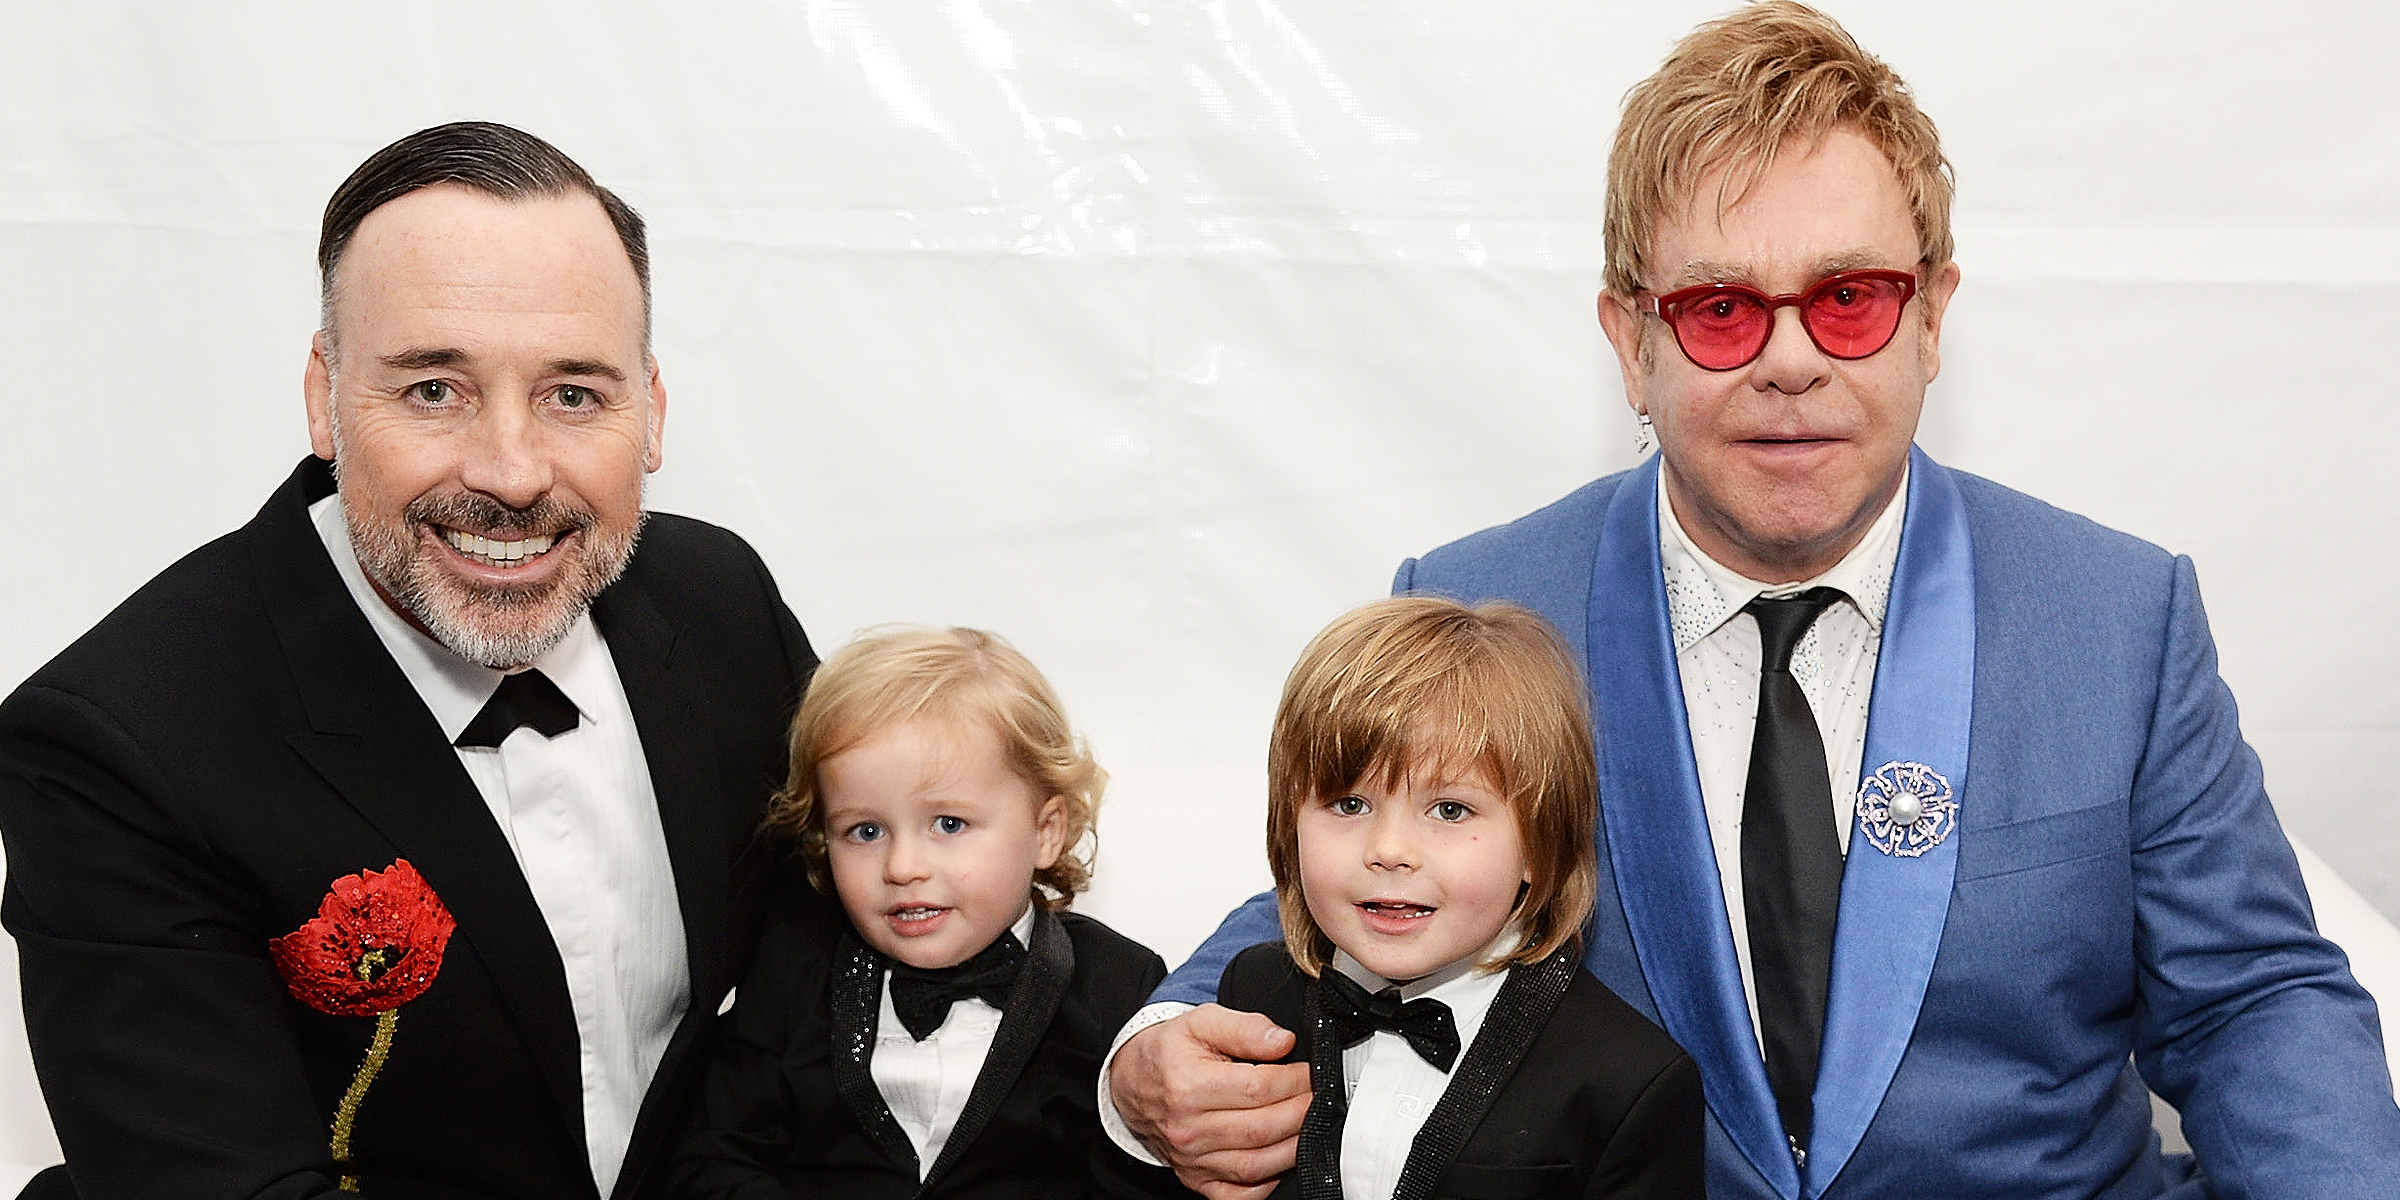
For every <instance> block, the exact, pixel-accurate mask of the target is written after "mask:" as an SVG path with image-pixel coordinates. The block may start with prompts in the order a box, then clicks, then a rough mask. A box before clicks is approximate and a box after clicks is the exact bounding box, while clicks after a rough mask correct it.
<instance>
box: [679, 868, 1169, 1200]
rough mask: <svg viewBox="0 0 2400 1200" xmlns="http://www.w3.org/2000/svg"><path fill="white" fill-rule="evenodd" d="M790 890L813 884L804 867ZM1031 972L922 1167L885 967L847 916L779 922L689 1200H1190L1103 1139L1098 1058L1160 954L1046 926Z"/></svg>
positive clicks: (709, 1121)
mask: <svg viewBox="0 0 2400 1200" xmlns="http://www.w3.org/2000/svg"><path fill="white" fill-rule="evenodd" d="M792 875H793V876H794V877H795V878H794V879H793V880H792V881H791V882H790V883H789V886H788V888H787V890H788V891H790V892H794V893H797V892H800V891H805V890H806V889H807V884H806V883H805V882H803V881H798V880H797V879H796V876H797V875H798V872H797V871H794V872H792ZM1026 951H1027V953H1026V962H1025V966H1024V969H1023V971H1022V973H1021V974H1020V975H1019V976H1018V977H1017V983H1016V986H1015V988H1014V990H1013V991H1011V993H1010V994H1009V999H1008V1006H1007V1008H1006V1010H1005V1011H1004V1012H1003V1014H1002V1016H1001V1018H1000V1028H999V1030H998V1032H996V1033H995V1034H994V1035H993V1039H992V1048H991V1051H990V1052H989V1054H988V1055H987V1056H986V1057H985V1059H984V1063H983V1069H982V1070H981V1072H979V1073H978V1074H977V1076H976V1079H975V1084H974V1087H973V1088H972V1089H971V1090H970V1092H969V1094H968V1097H967V1102H966V1107H965V1108H964V1109H963V1110H962V1111H961V1112H960V1115H959V1118H958V1121H957V1123H956V1125H954V1126H953V1128H952V1130H951V1133H950V1137H949V1139H948V1141H946V1142H945V1143H944V1144H943V1147H942V1153H941V1156H940V1157H939V1158H938V1159H936V1160H935V1162H934V1163H933V1166H932V1169H931V1170H929V1171H927V1172H925V1179H924V1182H923V1184H922V1185H921V1186H920V1184H919V1183H918V1178H917V1175H918V1171H917V1155H916V1150H915V1148H914V1147H913V1146H912V1145H911V1144H910V1142H909V1140H908V1135H907V1134H906V1133H905V1132H903V1131H902V1130H901V1128H900V1126H899V1124H898V1122H897V1121H895V1120H894V1119H893V1117H892V1114H891V1109H890V1108H889V1107H888V1106H887V1105H886V1104H885V1103H884V1100H883V1095H882V1093H881V1092H879V1091H877V1090H876V1087H875V1081H874V1078H873V1077H872V1075H870V1074H869V1059H870V1057H871V1054H872V1051H873V1049H874V1044H875V1023H876V1016H877V1014H878V1012H879V1011H880V1008H881V1005H882V1002H883V962H882V960H881V958H880V957H879V956H877V955H876V954H875V953H874V952H873V951H871V950H869V949H868V948H867V947H866V946H865V945H864V944H863V943H861V942H860V941H859V939H858V937H857V935H856V934H854V933H852V932H851V931H850V928H849V926H848V925H847V924H846V923H844V922H843V921H842V920H841V918H840V917H839V915H833V916H827V915H825V914H824V912H823V911H822V907H821V906H816V905H793V906H789V907H786V908H784V909H783V911H781V912H779V913H773V914H770V915H769V916H768V918H767V928H766V932H765V935H764V937H763V938H762V940H761V942H760V945H759V951H758V957H757V958H756V959H755V960H754V961H753V962H752V964H751V969H750V974H749V976H748V977H747V978H746V979H744V980H743V982H742V986H741V990H740V991H738V992H737V993H735V1001H734V1006H733V1011H732V1013H731V1014H729V1016H728V1017H727V1018H726V1019H725V1021H724V1023H723V1028H722V1029H721V1030H720V1033H719V1040H718V1045H717V1050H716V1059H715V1062H714V1063H713V1064H712V1065H711V1066H710V1068H709V1071H708V1079H707V1082H706V1084H705V1085H704V1088H703V1093H702V1099H701V1102H700V1104H699V1105H698V1107H697V1108H696V1109H695V1110H694V1119H693V1124H692V1129H691V1132H690V1134H689V1135H688V1136H687V1138H686V1140H685V1142H684V1145H683V1148H682V1152H681V1153H680V1154H678V1155H677V1156H676V1161H675V1162H674V1164H673V1166H672V1167H671V1168H670V1169H669V1171H668V1176H669V1178H670V1180H671V1186H670V1188H669V1193H670V1194H671V1195H673V1196H676V1197H694V1198H697V1197H711V1198H724V1200H732V1198H734V1197H741V1198H744V1200H784V1198H790V1197H817V1196H824V1197H840V1198H841V1200H885V1198H890V1200H906V1198H909V1197H927V1198H932V1197H940V1198H942V1200H968V1198H973V1200H1075V1198H1077V1197H1083V1196H1089V1195H1092V1194H1094V1192H1093V1188H1094V1185H1093V1182H1092V1170H1093V1166H1092V1163H1093V1161H1094V1157H1095V1156H1099V1157H1100V1158H1101V1159H1102V1160H1103V1164H1104V1168H1105V1169H1106V1171H1107V1173H1108V1176H1109V1178H1110V1180H1111V1181H1112V1185H1111V1187H1110V1189H1109V1192H1108V1194H1111V1195H1126V1194H1131V1195H1139V1196H1174V1197H1183V1196H1188V1195H1189V1193H1187V1192H1185V1191H1184V1190H1183V1189H1182V1188H1181V1187H1179V1186H1177V1185H1176V1184H1175V1181H1174V1176H1173V1175H1172V1174H1171V1173H1170V1172H1168V1171H1166V1170H1165V1169H1163V1168H1159V1167H1148V1166H1142V1165H1140V1164H1136V1163H1134V1162H1133V1161H1132V1160H1131V1159H1130V1158H1128V1157H1126V1156H1125V1155H1124V1154H1123V1152H1121V1151H1119V1150H1117V1149H1116V1147H1115V1146H1114V1145H1112V1144H1110V1142H1109V1140H1108V1138H1107V1136H1106V1135H1105V1134H1103V1133H1102V1132H1101V1131H1100V1117H1099V1111H1098V1085H1099V1074H1100V1064H1101V1060H1102V1059H1103V1058H1104V1057H1105V1056H1106V1055H1107V1053H1108V1046H1109V1042H1110V1040H1111V1039H1112V1038H1114V1037H1115V1036H1116V1032H1117V1030H1118V1028H1119V1027H1121V1026H1123V1025H1124V1023H1125V1022H1126V1020H1127V1019H1128V1018H1130V1017H1132V1016H1133V1014H1134V1012H1135V1011H1136V1010H1137V1009H1139V1008H1141V1006H1142V1002H1143V1001H1144V1000H1145V999H1146V998H1147V997H1148V996H1149V994H1150V989H1151V988H1153V987H1155V986H1157V984H1158V981H1159V980H1160V979H1163V978H1165V977H1166V973H1167V968H1166V964H1165V963H1164V962H1161V961H1160V960H1159V957H1158V955H1156V954H1154V953H1151V951H1150V950H1149V948H1147V947H1145V946H1143V945H1142V944H1140V943H1139V942H1135V941H1132V940H1130V939H1128V938H1126V937H1125V936H1124V935H1122V934H1119V933H1117V932H1116V931H1115V930H1112V929H1110V928H1109V927H1108V926H1106V925H1103V924H1101V923H1100V922H1098V921H1095V920H1093V919H1091V918H1090V917H1086V916H1083V915H1081V914H1078V913H1071V912H1070V913H1059V914H1055V915H1054V914H1050V913H1042V914H1039V915H1038V916H1037V917H1036V918H1035V924H1034V931H1033V937H1032V940H1031V942H1030V944H1029V945H1028V946H1027V948H1026Z"/></svg>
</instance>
